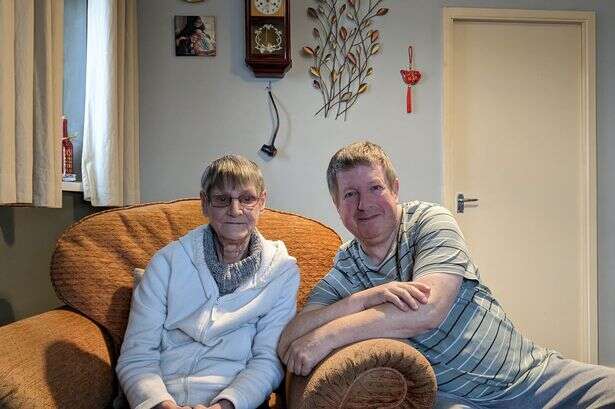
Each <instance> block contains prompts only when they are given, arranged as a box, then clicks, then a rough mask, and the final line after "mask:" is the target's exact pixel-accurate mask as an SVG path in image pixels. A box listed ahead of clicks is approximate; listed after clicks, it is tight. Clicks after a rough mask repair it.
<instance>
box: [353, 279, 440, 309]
mask: <svg viewBox="0 0 615 409" xmlns="http://www.w3.org/2000/svg"><path fill="white" fill-rule="evenodd" d="M430 291H431V288H430V287H429V286H428V285H427V284H424V283H420V282H417V281H409V282H399V281H391V282H390V283H386V284H382V285H379V286H376V287H372V288H370V289H367V290H364V291H361V292H359V293H355V294H354V295H353V296H354V297H357V298H358V299H359V302H361V303H362V304H363V309H368V308H371V307H375V306H376V305H380V304H384V303H387V302H388V303H391V304H393V305H394V306H396V307H397V308H399V309H400V310H402V311H408V310H411V309H412V310H418V309H419V305H420V304H426V303H427V300H428V299H429V293H430Z"/></svg>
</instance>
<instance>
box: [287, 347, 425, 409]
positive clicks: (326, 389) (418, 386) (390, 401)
mask: <svg viewBox="0 0 615 409" xmlns="http://www.w3.org/2000/svg"><path fill="white" fill-rule="evenodd" d="M286 382H287V384H286V397H287V405H288V408H289V409H325V408H337V409H370V408H371V409H379V408H399V409H406V408H407V409H410V408H416V409H421V408H422V409H428V408H431V407H432V406H433V403H434V401H435V396H436V379H435V375H434V372H433V369H432V368H431V365H430V364H429V362H428V361H427V359H425V357H424V356H423V355H421V353H419V352H418V351H417V350H416V349H414V348H413V347H412V346H410V345H409V344H407V343H406V342H403V341H400V340H395V339H370V340H366V341H361V342H357V343H356V344H351V345H347V346H345V347H342V348H339V349H337V350H336V351H334V352H332V353H331V354H330V355H329V356H328V357H327V358H325V359H324V360H323V361H322V362H321V363H320V364H319V365H317V366H316V368H314V370H313V371H312V372H311V373H310V375H308V376H307V377H302V376H293V375H291V376H288V374H287V377H286Z"/></svg>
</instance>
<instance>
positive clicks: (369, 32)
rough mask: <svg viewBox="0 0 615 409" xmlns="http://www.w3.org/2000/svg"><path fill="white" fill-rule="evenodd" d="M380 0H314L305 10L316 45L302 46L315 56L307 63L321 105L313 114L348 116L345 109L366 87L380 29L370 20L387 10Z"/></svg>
mask: <svg viewBox="0 0 615 409" xmlns="http://www.w3.org/2000/svg"><path fill="white" fill-rule="evenodd" d="M382 2H383V0H368V2H367V4H365V3H366V2H365V1H363V4H361V1H360V0H342V1H340V0H317V3H318V6H317V7H316V8H314V7H308V9H307V12H308V16H310V17H311V18H312V19H313V20H315V21H316V23H317V26H316V27H314V30H313V31H312V35H313V36H314V40H315V42H316V46H315V47H310V46H305V47H303V53H304V54H305V55H307V56H309V57H312V58H313V60H314V63H313V65H312V66H311V67H310V74H311V76H312V77H313V78H312V80H313V82H312V85H313V86H314V88H316V89H317V90H319V91H320V93H321V94H322V98H323V105H322V106H321V107H320V109H319V110H318V111H316V113H315V115H318V114H320V113H321V112H324V116H325V118H326V117H328V116H329V115H331V116H333V115H335V119H338V118H340V117H343V118H344V120H345V119H346V118H347V115H348V110H349V109H350V108H352V106H353V105H354V104H356V103H357V100H358V99H359V97H360V96H361V95H362V94H363V93H365V91H367V89H368V87H369V85H368V83H367V77H369V76H370V75H371V74H372V73H373V71H374V69H373V68H372V67H371V66H370V65H369V62H370V58H371V57H372V56H374V55H375V54H376V53H378V51H379V50H380V42H379V41H378V40H379V38H380V32H379V31H378V30H375V29H372V28H371V27H372V20H373V19H374V18H375V17H381V16H384V15H385V14H387V13H388V11H389V9H387V8H384V7H380V5H381V4H382Z"/></svg>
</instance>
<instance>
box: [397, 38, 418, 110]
mask: <svg viewBox="0 0 615 409" xmlns="http://www.w3.org/2000/svg"><path fill="white" fill-rule="evenodd" d="M399 72H400V74H401V78H402V79H403V80H404V82H405V83H406V85H408V89H407V90H406V112H407V113H411V112H412V88H411V87H412V85H415V84H416V83H417V82H419V80H420V79H421V72H420V71H417V70H413V69H412V46H410V47H408V69H407V70H400V71H399Z"/></svg>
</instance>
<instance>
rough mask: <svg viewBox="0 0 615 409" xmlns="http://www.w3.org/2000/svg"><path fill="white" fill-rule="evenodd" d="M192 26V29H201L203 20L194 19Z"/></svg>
mask: <svg viewBox="0 0 615 409" xmlns="http://www.w3.org/2000/svg"><path fill="white" fill-rule="evenodd" d="M192 25H193V26H194V28H203V20H202V19H201V18H200V17H197V18H195V19H194V22H193V23H192Z"/></svg>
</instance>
